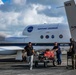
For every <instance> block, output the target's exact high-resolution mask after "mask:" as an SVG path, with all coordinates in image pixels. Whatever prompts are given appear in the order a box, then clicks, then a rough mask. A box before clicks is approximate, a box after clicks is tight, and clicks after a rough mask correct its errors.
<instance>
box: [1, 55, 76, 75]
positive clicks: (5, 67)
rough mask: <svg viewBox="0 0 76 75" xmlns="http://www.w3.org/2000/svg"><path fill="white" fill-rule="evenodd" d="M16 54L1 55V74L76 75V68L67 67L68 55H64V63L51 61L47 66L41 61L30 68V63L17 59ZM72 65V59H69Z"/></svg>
mask: <svg viewBox="0 0 76 75" xmlns="http://www.w3.org/2000/svg"><path fill="white" fill-rule="evenodd" d="M14 58H15V55H0V75H76V69H74V70H73V69H72V68H71V67H69V68H68V69H67V68H66V67H67V55H62V64H61V65H56V66H55V67H54V66H53V65H52V63H49V64H48V66H47V67H44V66H43V63H40V64H39V66H38V67H33V69H32V70H29V64H28V63H26V62H25V61H15V59H14ZM69 64H70V65H71V60H69Z"/></svg>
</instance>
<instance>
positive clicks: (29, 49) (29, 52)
mask: <svg viewBox="0 0 76 75" xmlns="http://www.w3.org/2000/svg"><path fill="white" fill-rule="evenodd" d="M24 49H25V51H26V52H27V62H28V63H29V64H30V70H32V67H33V54H34V50H33V46H32V43H31V42H29V43H28V45H27V46H26V47H25V48H24Z"/></svg>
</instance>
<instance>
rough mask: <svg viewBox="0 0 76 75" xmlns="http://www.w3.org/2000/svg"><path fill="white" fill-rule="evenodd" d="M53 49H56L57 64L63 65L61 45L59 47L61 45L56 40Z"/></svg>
mask: <svg viewBox="0 0 76 75" xmlns="http://www.w3.org/2000/svg"><path fill="white" fill-rule="evenodd" d="M53 50H55V51H56V57H57V64H58V65H61V62H62V61H61V50H60V47H59V45H58V43H57V42H55V44H54V47H53Z"/></svg>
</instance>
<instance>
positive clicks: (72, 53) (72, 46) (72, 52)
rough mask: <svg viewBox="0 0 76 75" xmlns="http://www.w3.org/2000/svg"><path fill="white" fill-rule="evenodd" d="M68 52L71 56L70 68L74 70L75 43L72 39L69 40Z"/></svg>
mask: <svg viewBox="0 0 76 75" xmlns="http://www.w3.org/2000/svg"><path fill="white" fill-rule="evenodd" d="M70 52H71V56H72V68H74V54H75V53H76V42H75V41H74V39H73V38H70Z"/></svg>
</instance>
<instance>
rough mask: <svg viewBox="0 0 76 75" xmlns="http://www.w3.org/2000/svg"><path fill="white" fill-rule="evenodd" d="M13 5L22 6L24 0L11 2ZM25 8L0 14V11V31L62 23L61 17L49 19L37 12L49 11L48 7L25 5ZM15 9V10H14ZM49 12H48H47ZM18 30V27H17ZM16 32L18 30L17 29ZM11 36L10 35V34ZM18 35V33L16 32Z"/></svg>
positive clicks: (49, 7)
mask: <svg viewBox="0 0 76 75" xmlns="http://www.w3.org/2000/svg"><path fill="white" fill-rule="evenodd" d="M13 1H14V3H15V4H17V5H18V4H19V5H22V4H24V1H26V0H13ZM25 6H27V8H25V7H24V8H23V9H24V10H22V11H21V12H20V11H17V12H16V11H15V10H14V11H11V12H8V11H7V12H2V11H0V26H1V27H0V29H3V30H6V29H7V28H8V27H9V26H11V29H12V26H24V27H25V25H29V24H44V23H63V21H64V18H63V16H61V17H50V16H47V15H45V14H44V13H42V14H40V13H38V11H43V10H45V9H51V6H49V5H46V6H45V5H41V4H29V5H25ZM14 9H15V8H14ZM49 12H50V11H49ZM18 28H19V27H18ZM17 31H18V29H17ZM10 34H11V33H10ZM17 34H18V32H17ZM19 34H20V33H19Z"/></svg>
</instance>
